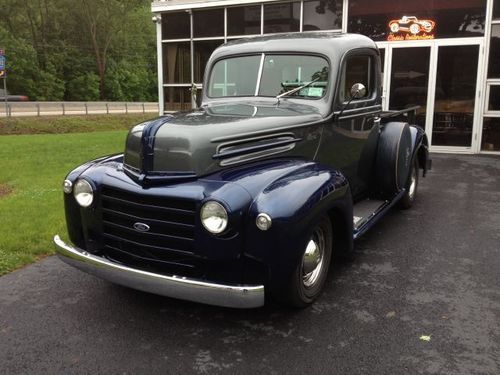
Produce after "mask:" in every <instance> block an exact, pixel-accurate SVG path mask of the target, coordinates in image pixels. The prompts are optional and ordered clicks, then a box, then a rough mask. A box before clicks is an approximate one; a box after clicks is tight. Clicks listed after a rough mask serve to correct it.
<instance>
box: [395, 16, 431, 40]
mask: <svg viewBox="0 0 500 375" xmlns="http://www.w3.org/2000/svg"><path fill="white" fill-rule="evenodd" d="M388 26H389V30H390V34H389V35H388V36H387V40H388V41H400V40H428V39H434V33H433V31H434V28H435V26H436V22H435V21H433V20H419V19H418V18H417V17H415V16H403V17H401V18H400V19H399V20H391V21H390V22H389V23H388Z"/></svg>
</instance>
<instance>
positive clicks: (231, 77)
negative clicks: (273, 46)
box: [208, 55, 329, 99]
mask: <svg viewBox="0 0 500 375" xmlns="http://www.w3.org/2000/svg"><path fill="white" fill-rule="evenodd" d="M328 72H329V67H328V62H327V60H326V59H324V58H322V57H319V56H307V55H265V56H264V58H262V55H252V56H241V57H231V58H227V59H224V60H219V61H218V62H217V63H215V65H214V67H213V69H212V72H211V76H210V81H209V86H208V96H209V97H211V98H222V97H228V96H271V97H276V96H278V95H281V94H284V93H287V94H286V97H294V98H306V99H319V98H322V97H323V96H324V95H325V93H326V89H327V86H328V85H327V84H328ZM259 77H260V80H259ZM301 86H304V87H303V88H302V89H300V90H297V91H293V89H296V88H299V87H301ZM288 92H289V93H288Z"/></svg>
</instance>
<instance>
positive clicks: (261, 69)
mask: <svg viewBox="0 0 500 375" xmlns="http://www.w3.org/2000/svg"><path fill="white" fill-rule="evenodd" d="M265 57H266V54H265V53H263V54H261V55H260V66H259V72H258V73H257V85H256V86H255V95H254V96H259V90H260V81H261V79H262V71H263V70H264V59H265Z"/></svg>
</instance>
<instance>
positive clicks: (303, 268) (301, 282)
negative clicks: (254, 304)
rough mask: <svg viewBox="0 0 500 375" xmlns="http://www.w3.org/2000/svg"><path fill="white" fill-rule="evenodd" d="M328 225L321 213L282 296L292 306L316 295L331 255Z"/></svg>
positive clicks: (301, 304)
mask: <svg viewBox="0 0 500 375" xmlns="http://www.w3.org/2000/svg"><path fill="white" fill-rule="evenodd" d="M332 233H333V231H332V224H331V221H330V219H329V218H328V216H323V217H322V218H321V219H320V221H319V222H318V224H317V225H316V226H315V227H314V229H313V230H312V233H311V235H310V237H309V239H308V241H307V243H306V245H305V248H304V251H303V253H302V256H301V259H300V261H299V264H297V267H296V268H295V271H294V272H293V274H292V276H291V278H290V281H289V282H288V283H287V285H286V287H285V290H284V291H283V292H284V293H283V295H282V297H284V298H283V299H284V302H285V303H286V304H288V305H291V306H294V307H306V306H307V305H310V304H311V303H312V302H314V300H315V299H316V298H317V297H318V296H319V295H320V293H321V291H322V289H323V285H324V284H325V280H326V276H327V274H328V269H329V267H330V260H331V258H332V237H333V236H332Z"/></svg>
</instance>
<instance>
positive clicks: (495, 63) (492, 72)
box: [488, 25, 500, 78]
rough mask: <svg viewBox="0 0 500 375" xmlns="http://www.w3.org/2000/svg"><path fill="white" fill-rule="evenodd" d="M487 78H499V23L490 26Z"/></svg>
mask: <svg viewBox="0 0 500 375" xmlns="http://www.w3.org/2000/svg"><path fill="white" fill-rule="evenodd" d="M488 78H500V25H492V26H491V39H490V57H489V62H488Z"/></svg>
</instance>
